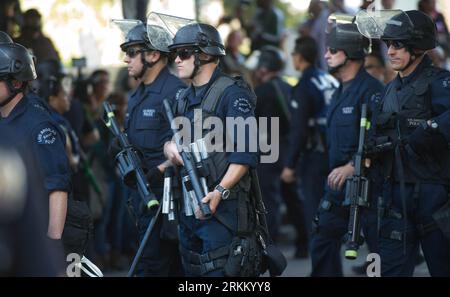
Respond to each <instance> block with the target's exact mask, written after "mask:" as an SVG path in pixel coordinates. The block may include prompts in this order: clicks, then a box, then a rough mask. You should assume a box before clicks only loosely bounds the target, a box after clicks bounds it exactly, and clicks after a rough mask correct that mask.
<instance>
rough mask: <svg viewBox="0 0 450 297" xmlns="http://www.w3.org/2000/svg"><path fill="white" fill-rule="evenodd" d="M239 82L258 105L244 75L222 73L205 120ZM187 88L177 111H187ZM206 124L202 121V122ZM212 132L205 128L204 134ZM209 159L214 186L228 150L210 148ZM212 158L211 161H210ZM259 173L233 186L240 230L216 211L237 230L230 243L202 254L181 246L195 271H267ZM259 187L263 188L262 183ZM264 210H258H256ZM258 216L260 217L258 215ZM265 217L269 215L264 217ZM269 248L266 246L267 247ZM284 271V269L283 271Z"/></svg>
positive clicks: (208, 95)
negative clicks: (257, 197)
mask: <svg viewBox="0 0 450 297" xmlns="http://www.w3.org/2000/svg"><path fill="white" fill-rule="evenodd" d="M233 84H237V85H238V86H239V87H241V88H244V89H247V90H248V92H249V93H250V98H249V99H250V101H251V103H252V104H255V105H256V95H255V94H254V93H253V91H252V90H251V89H250V87H249V86H248V85H247V83H246V82H245V81H243V80H242V79H241V78H240V77H236V78H233V77H230V76H226V75H221V76H219V77H218V78H217V79H216V80H215V81H214V82H213V83H212V84H211V85H210V86H209V87H208V89H207V90H206V92H205V95H204V96H203V99H202V101H201V103H200V107H199V108H201V110H202V120H203V121H205V120H206V119H207V118H208V117H211V116H215V115H216V109H217V105H218V104H219V102H220V100H221V98H222V95H223V93H224V91H225V89H226V88H228V87H230V86H232V85H233ZM187 90H188V89H185V90H183V91H181V92H180V94H178V97H177V103H176V106H175V114H176V115H183V114H185V113H186V111H187V106H188V99H187ZM199 120H200V119H199V118H194V119H193V120H192V124H198V123H196V121H199ZM200 124H202V123H200ZM208 132H210V131H208V130H203V137H205V135H206V134H207V133H208ZM208 159H209V160H207V162H203V161H204V160H202V163H203V164H202V166H204V167H206V170H204V172H201V170H200V175H202V176H203V177H205V178H206V179H207V183H208V188H209V189H212V188H213V187H215V186H216V185H217V184H218V183H219V181H220V180H221V179H222V177H223V175H224V174H225V172H226V171H227V169H228V161H227V158H226V152H210V153H209V154H208ZM208 161H209V162H208ZM252 175H256V173H254V170H253V171H252V169H250V171H249V172H248V173H247V174H246V175H245V176H244V177H242V178H241V180H240V181H239V182H238V184H237V185H235V186H234V187H233V188H232V189H230V192H231V193H230V197H229V198H228V199H237V209H236V211H237V212H238V216H237V217H238V225H237V230H233V228H232V227H231V226H230V225H229V224H228V223H227V220H226V219H225V218H224V217H223V216H222V215H221V214H220V213H219V212H216V214H215V215H214V216H215V218H216V219H217V220H218V221H219V222H220V223H221V224H223V225H224V226H225V227H226V228H227V229H229V230H230V231H231V232H234V231H237V232H236V233H237V234H236V236H235V237H234V238H233V239H232V242H231V243H230V245H227V246H222V247H219V248H217V249H215V250H212V251H209V252H208V253H205V254H198V253H195V252H193V251H191V250H187V249H183V248H182V249H181V254H182V259H183V261H184V265H185V266H186V267H188V268H187V269H188V270H189V272H190V273H191V274H192V275H195V276H201V275H204V274H206V273H208V272H209V271H213V270H216V269H223V271H224V273H225V275H226V276H234V277H236V276H253V277H255V276H259V275H260V274H261V273H263V272H264V271H265V269H266V268H263V266H264V264H263V253H264V250H263V246H262V244H261V240H262V239H261V238H262V237H264V238H265V240H267V235H266V236H262V235H261V234H268V231H267V226H265V228H263V227H262V226H261V225H260V220H261V218H260V217H261V216H265V213H264V211H263V210H259V208H257V207H256V206H255V203H256V202H255V198H252V196H254V195H255V194H254V193H253V192H254V191H255V190H254V189H253V188H254V187H255V186H254V180H255V177H253V178H252ZM257 187H258V191H259V186H257ZM257 210H258V211H260V212H259V213H258V214H257V213H256V211H257ZM257 216H258V218H257ZM264 220H265V219H264ZM264 249H265V247H264ZM280 274H281V273H280Z"/></svg>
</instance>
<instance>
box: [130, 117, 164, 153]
mask: <svg viewBox="0 0 450 297" xmlns="http://www.w3.org/2000/svg"><path fill="white" fill-rule="evenodd" d="M160 128H161V122H160V120H159V119H143V120H138V122H137V123H136V129H137V130H138V135H139V138H140V140H139V142H141V145H142V147H144V148H157V147H159V146H160V143H159V129H160Z"/></svg>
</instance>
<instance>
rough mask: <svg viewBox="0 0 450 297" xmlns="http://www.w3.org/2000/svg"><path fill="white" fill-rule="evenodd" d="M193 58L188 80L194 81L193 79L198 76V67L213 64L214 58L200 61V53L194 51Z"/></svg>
mask: <svg viewBox="0 0 450 297" xmlns="http://www.w3.org/2000/svg"><path fill="white" fill-rule="evenodd" d="M194 57H195V60H194V70H192V73H191V76H189V79H194V77H195V76H196V75H197V74H198V70H199V69H200V66H202V65H205V64H208V63H212V62H214V58H213V59H209V60H200V53H199V52H198V51H196V52H195V53H194Z"/></svg>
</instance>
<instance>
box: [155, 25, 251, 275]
mask: <svg viewBox="0 0 450 297" xmlns="http://www.w3.org/2000/svg"><path fill="white" fill-rule="evenodd" d="M169 48H170V50H171V51H173V52H174V53H175V54H176V59H175V63H176V65H177V69H178V75H179V77H180V78H182V79H191V80H192V84H191V85H190V86H189V88H187V89H185V90H184V91H182V92H181V93H180V94H179V95H178V96H177V99H178V100H177V104H176V107H175V113H176V114H177V115H183V116H184V117H185V118H187V119H189V121H190V122H191V123H192V125H191V126H193V124H194V121H196V120H197V115H198V112H201V114H202V118H201V119H202V122H200V123H204V122H205V120H206V118H208V119H209V118H211V117H210V116H215V117H217V118H218V119H219V120H220V121H221V123H225V119H226V118H227V117H228V118H229V119H235V118H237V117H242V118H243V119H244V120H246V119H251V118H253V117H254V108H255V103H256V102H255V96H254V94H253V92H252V91H251V90H250V89H249V88H248V86H247V84H246V83H245V82H243V81H241V80H239V79H233V78H230V77H227V76H224V74H223V73H222V72H221V70H220V68H219V67H218V61H219V58H220V57H221V56H223V55H225V50H224V45H223V43H222V40H221V38H220V35H219V33H218V31H217V30H216V29H215V28H214V27H212V26H210V25H207V24H202V23H192V24H188V25H186V26H184V27H182V28H180V29H179V30H178V32H177V33H176V35H175V37H174V39H173V44H172V45H170V46H169ZM209 94H214V96H211V95H209ZM194 110H195V112H196V113H197V115H196V118H195V119H194ZM191 128H192V127H191ZM231 129H234V132H235V133H234V138H231V141H232V145H233V150H232V152H228V151H227V152H225V151H222V152H221V151H220V150H215V151H213V152H209V155H210V158H211V159H212V160H214V162H213V164H214V168H215V170H214V171H215V172H216V174H214V175H213V174H210V175H209V176H208V185H210V186H209V187H208V191H209V193H207V195H206V197H203V198H202V201H203V202H204V203H207V204H208V205H209V207H210V209H211V213H213V214H214V215H213V217H211V218H209V219H202V217H199V219H196V218H195V216H188V215H187V210H186V209H184V210H182V211H181V213H180V216H179V221H180V230H179V231H180V232H179V234H180V245H181V247H180V248H181V253H182V259H183V267H184V269H185V272H186V274H187V275H190V276H224V275H225V274H226V275H234V276H238V275H240V272H241V271H242V270H243V269H244V268H246V267H247V266H248V263H249V262H250V259H249V258H248V257H245V258H244V257H243V252H246V251H245V250H243V249H244V247H243V246H242V245H241V238H238V237H236V235H243V233H244V232H245V231H246V230H247V228H248V226H247V224H246V223H245V221H244V220H243V218H242V217H241V214H242V215H244V216H247V215H248V213H247V212H248V211H251V209H249V208H248V207H246V203H247V202H246V201H248V198H249V189H250V176H249V170H251V169H252V168H255V167H256V164H257V159H258V155H257V153H256V152H255V153H253V152H250V150H249V148H248V147H249V146H248V145H246V146H245V150H244V151H237V133H236V131H237V129H236V126H234V127H232V128H231ZM225 130H228V131H230V128H224V130H223V136H224V138H223V139H225V137H227V135H226V131H225ZM243 130H245V128H244V129H243ZM203 132H205V131H203ZM204 136H205V135H204ZM228 136H230V135H228ZM243 141H245V142H246V143H248V142H249V133H246V134H245V139H243ZM223 148H224V147H222V149H223ZM164 152H165V154H166V155H167V157H168V159H169V160H171V161H172V162H173V163H174V164H182V160H181V157H180V154H179V152H178V150H177V147H176V145H175V143H174V142H167V143H166V144H165V146H164ZM238 206H239V208H238ZM246 234H247V235H248V233H246ZM233 239H234V241H233ZM236 240H237V242H238V243H239V244H236ZM232 242H234V243H235V245H233V247H235V248H236V249H233V248H232V247H230V245H231V244H232ZM249 242H250V243H253V241H249ZM241 248H242V251H243V252H240V251H241ZM230 249H233V251H232V252H230ZM236 257H241V258H240V260H239V261H232V260H233V259H236ZM232 258H233V259H232ZM257 259H258V258H257V257H254V258H253V259H252V261H253V262H255V260H257ZM229 260H230V261H229ZM231 262H233V263H231ZM241 264H242V266H241ZM247 268H248V267H247ZM253 275H255V274H253Z"/></svg>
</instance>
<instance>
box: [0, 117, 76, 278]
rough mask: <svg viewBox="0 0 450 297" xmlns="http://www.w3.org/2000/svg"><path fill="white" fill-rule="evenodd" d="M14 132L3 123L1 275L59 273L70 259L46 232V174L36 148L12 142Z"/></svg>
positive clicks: (0, 146) (0, 127)
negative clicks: (41, 170) (37, 156)
mask: <svg viewBox="0 0 450 297" xmlns="http://www.w3.org/2000/svg"><path fill="white" fill-rule="evenodd" d="M14 133H17V132H16V131H14V130H10V128H9V127H7V126H4V125H0V135H2V137H1V138H0V177H1V178H0V189H1V190H0V245H1V252H0V276H34V277H35V276H46V277H55V276H59V275H61V274H62V273H63V272H64V271H65V266H67V263H66V264H65V258H64V255H63V250H62V246H61V245H58V244H56V243H57V242H55V241H53V240H50V239H49V238H48V237H47V236H46V233H47V228H48V223H47V218H46V217H45V216H43V214H46V213H47V212H48V206H47V204H46V203H45V202H46V200H48V195H47V193H46V191H45V189H44V187H43V185H44V177H43V176H42V175H40V174H36V173H37V172H38V171H39V165H38V162H37V160H36V158H35V156H34V155H33V154H32V152H31V151H30V150H29V149H28V148H23V147H22V148H19V147H17V146H16V144H12V143H11V142H10V139H11V137H13V135H14ZM11 169H13V170H11Z"/></svg>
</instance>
